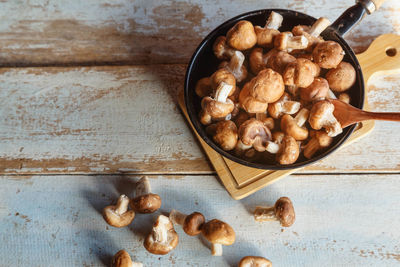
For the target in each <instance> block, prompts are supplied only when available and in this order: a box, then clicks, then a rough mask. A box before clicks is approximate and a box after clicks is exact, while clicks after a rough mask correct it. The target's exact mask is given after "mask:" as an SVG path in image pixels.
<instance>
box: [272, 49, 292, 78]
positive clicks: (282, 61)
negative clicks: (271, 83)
mask: <svg viewBox="0 0 400 267" xmlns="http://www.w3.org/2000/svg"><path fill="white" fill-rule="evenodd" d="M294 61H296V58H295V57H294V56H292V55H290V54H288V53H287V52H285V51H279V52H277V53H274V54H273V55H271V56H270V57H269V59H268V63H267V67H268V68H271V69H272V70H274V71H276V72H278V73H279V74H283V72H284V71H285V69H286V66H287V65H288V64H289V63H292V62H294Z"/></svg>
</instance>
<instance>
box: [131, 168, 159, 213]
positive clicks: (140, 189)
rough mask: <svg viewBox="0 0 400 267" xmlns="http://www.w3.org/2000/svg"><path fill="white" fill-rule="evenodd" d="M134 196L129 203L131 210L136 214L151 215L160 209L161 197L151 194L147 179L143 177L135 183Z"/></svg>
mask: <svg viewBox="0 0 400 267" xmlns="http://www.w3.org/2000/svg"><path fill="white" fill-rule="evenodd" d="M135 191H136V194H135V198H133V199H132V200H131V202H130V205H131V208H132V209H133V210H134V211H136V212H138V213H153V212H155V211H157V210H158V209H159V208H160V207H161V197H160V196H159V195H157V194H153V193H151V187H150V182H149V179H148V178H147V177H146V176H143V177H142V178H141V179H140V180H139V181H138V182H137V183H136V190H135Z"/></svg>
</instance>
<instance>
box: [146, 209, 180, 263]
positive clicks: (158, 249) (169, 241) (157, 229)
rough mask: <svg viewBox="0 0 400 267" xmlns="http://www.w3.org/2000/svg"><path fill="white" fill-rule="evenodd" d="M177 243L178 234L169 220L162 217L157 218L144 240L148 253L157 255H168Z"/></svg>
mask: <svg viewBox="0 0 400 267" xmlns="http://www.w3.org/2000/svg"><path fill="white" fill-rule="evenodd" d="M178 243H179V237H178V234H177V233H176V232H175V229H174V226H173V224H172V222H171V221H170V219H169V218H168V217H166V216H164V215H160V216H158V218H157V219H156V221H155V222H154V224H153V228H152V230H151V233H150V234H149V235H148V236H147V237H146V239H145V240H144V247H145V248H146V249H147V251H148V252H150V253H152V254H157V255H165V254H168V253H169V252H170V251H171V250H173V249H174V248H175V247H176V246H177V245H178Z"/></svg>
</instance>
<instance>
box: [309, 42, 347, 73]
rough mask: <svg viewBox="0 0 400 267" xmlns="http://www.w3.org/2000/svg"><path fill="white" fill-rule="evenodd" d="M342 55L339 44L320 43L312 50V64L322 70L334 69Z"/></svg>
mask: <svg viewBox="0 0 400 267" xmlns="http://www.w3.org/2000/svg"><path fill="white" fill-rule="evenodd" d="M344 54H345V53H344V51H343V49H342V47H341V46H340V44H339V43H337V42H335V41H324V42H321V43H319V44H317V45H316V46H315V48H314V50H313V58H314V62H315V63H316V64H318V65H319V66H320V67H321V68H324V69H333V68H336V67H337V65H339V63H340V62H341V61H342V59H343V56H344Z"/></svg>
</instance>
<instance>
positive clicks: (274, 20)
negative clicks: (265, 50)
mask: <svg viewBox="0 0 400 267" xmlns="http://www.w3.org/2000/svg"><path fill="white" fill-rule="evenodd" d="M282 21H283V17H282V15H281V14H279V13H276V12H274V11H272V12H271V14H270V15H269V17H268V20H267V23H266V24H265V27H260V26H254V31H255V33H256V35H257V45H259V46H262V47H271V46H273V44H274V37H275V36H276V35H278V34H279V33H280V32H279V31H278V29H279V27H281V25H282Z"/></svg>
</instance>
